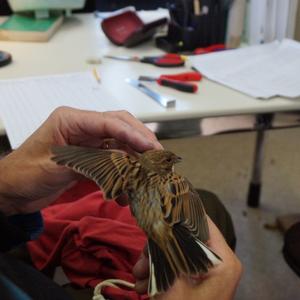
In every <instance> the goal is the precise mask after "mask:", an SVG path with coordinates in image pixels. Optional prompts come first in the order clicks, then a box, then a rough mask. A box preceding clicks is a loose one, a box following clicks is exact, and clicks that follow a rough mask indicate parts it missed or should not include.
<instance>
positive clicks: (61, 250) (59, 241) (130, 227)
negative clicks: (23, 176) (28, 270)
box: [28, 181, 146, 300]
mask: <svg viewBox="0 0 300 300" xmlns="http://www.w3.org/2000/svg"><path fill="white" fill-rule="evenodd" d="M42 215H43V218H44V227H45V228H44V233H43V234H42V235H41V236H40V238H39V239H38V240H36V241H32V242H29V243H28V249H29V252H30V255H31V258H32V260H33V262H34V264H35V266H36V267H37V268H38V269H39V270H44V271H47V270H51V269H53V268H54V267H56V266H59V265H60V266H61V267H62V268H63V270H64V272H65V274H66V275H67V277H68V278H69V280H70V281H71V282H72V283H75V284H76V285H78V286H80V287H87V286H89V287H95V286H96V285H97V284H98V283H99V282H100V281H102V280H105V279H123V280H127V281H130V282H134V278H133V276H132V267H133V266H134V264H135V263H136V261H137V259H138V257H139V255H140V253H141V251H142V248H143V247H144V245H145V242H146V238H145V235H144V233H143V232H142V230H141V229H140V228H139V227H137V225H136V222H135V219H134V218H133V217H132V216H131V213H130V210H129V208H128V207H121V206H119V205H118V204H117V203H116V202H115V201H105V200H103V194H102V193H101V192H100V191H99V190H98V188H97V187H96V186H95V185H94V184H92V183H90V182H86V181H85V182H84V183H80V184H79V185H77V186H75V187H73V188H72V189H70V190H69V191H68V192H66V193H64V194H63V195H62V196H61V197H60V198H59V199H58V200H57V201H56V202H55V203H54V204H53V205H52V206H50V207H48V208H46V209H44V210H43V211H42ZM104 294H105V295H106V296H107V297H109V299H113V300H125V299H131V300H136V299H140V298H139V296H138V295H137V294H136V293H135V292H133V291H124V290H118V289H114V288H105V293H104Z"/></svg>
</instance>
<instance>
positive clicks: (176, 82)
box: [138, 72, 202, 93]
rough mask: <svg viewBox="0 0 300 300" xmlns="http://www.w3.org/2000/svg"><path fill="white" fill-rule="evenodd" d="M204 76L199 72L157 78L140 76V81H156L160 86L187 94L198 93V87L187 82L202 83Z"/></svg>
mask: <svg viewBox="0 0 300 300" xmlns="http://www.w3.org/2000/svg"><path fill="white" fill-rule="evenodd" d="M201 79H202V75H201V74H200V73H198V72H186V73H179V74H171V75H161V76H159V77H158V78H157V77H151V76H140V77H139V78H138V80H141V81H156V82H157V83H158V84H159V85H162V86H167V87H171V88H173V89H176V90H178V91H182V92H186V93H196V92H197V90H198V86H197V85H196V84H194V83H187V81H200V80H201Z"/></svg>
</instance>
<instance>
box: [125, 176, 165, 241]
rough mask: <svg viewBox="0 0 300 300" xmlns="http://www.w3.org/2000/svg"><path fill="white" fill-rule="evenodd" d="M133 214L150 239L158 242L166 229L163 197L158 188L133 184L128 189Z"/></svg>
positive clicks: (147, 183)
mask: <svg viewBox="0 0 300 300" xmlns="http://www.w3.org/2000/svg"><path fill="white" fill-rule="evenodd" d="M128 198H129V199H130V200H129V202H130V208H131V212H132V214H133V215H134V217H135V218H136V220H137V223H138V225H139V226H140V227H141V228H142V229H143V230H144V231H145V232H146V234H147V235H148V236H149V237H152V238H153V239H154V240H156V238H155V237H156V236H157V235H158V234H159V235H161V234H162V232H163V231H164V227H166V223H165V221H164V218H163V214H162V209H161V200H160V199H161V195H160V192H159V189H158V188H157V186H155V185H154V186H153V185H151V184H149V181H148V182H145V183H144V184H141V185H138V187H137V185H135V184H133V185H132V186H131V187H129V189H128Z"/></svg>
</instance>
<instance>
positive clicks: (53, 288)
mask: <svg viewBox="0 0 300 300" xmlns="http://www.w3.org/2000/svg"><path fill="white" fill-rule="evenodd" d="M0 275H2V276H4V277H5V278H7V279H8V280H10V281H11V282H12V283H13V284H15V285H16V286H17V287H19V288H20V289H21V290H22V291H24V292H25V293H26V294H27V295H28V296H29V297H31V298H32V299H34V300H70V299H71V298H70V297H69V296H68V295H67V294H66V293H65V292H64V290H63V289H62V288H61V287H59V286H58V285H57V284H55V283H54V282H53V281H51V280H50V279H49V278H47V277H46V276H45V275H44V274H42V273H40V272H38V271H37V270H35V269H33V268H32V267H31V266H29V265H26V264H24V263H23V262H21V261H18V260H17V259H15V258H13V257H11V256H10V255H6V254H0ZM2 289H3V286H2ZM4 292H5V290H1V286H0V295H2V294H4ZM1 299H2V298H1ZM16 299H18V298H16Z"/></svg>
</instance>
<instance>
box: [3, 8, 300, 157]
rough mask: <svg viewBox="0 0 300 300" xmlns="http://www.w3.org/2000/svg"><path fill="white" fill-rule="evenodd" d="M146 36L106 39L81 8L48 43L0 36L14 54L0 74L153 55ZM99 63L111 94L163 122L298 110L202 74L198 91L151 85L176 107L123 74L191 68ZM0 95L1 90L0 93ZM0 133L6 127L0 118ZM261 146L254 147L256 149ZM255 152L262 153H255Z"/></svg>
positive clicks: (147, 118)
mask: <svg viewBox="0 0 300 300" xmlns="http://www.w3.org/2000/svg"><path fill="white" fill-rule="evenodd" d="M159 14H162V15H164V14H165V13H164V12H162V11H161V12H160V13H159V12H142V14H141V15H142V17H143V18H144V19H145V20H149V21H150V20H152V19H155V18H157V17H158V15H159ZM153 46H154V42H153V41H150V42H147V43H145V44H143V45H141V46H138V47H135V48H132V49H127V48H123V47H117V46H114V45H112V44H111V43H110V41H108V40H107V38H106V37H105V36H104V34H103V33H102V31H101V29H100V20H99V19H96V18H95V17H94V15H93V14H79V15H75V16H73V17H72V18H69V19H66V20H65V22H64V24H63V26H62V27H61V28H60V29H59V31H58V32H57V33H56V34H55V35H54V36H53V37H52V39H51V40H50V41H49V42H48V43H24V42H2V41H1V42H0V49H1V50H4V51H8V52H10V53H11V54H12V56H13V63H12V64H11V65H9V66H6V67H3V68H0V79H8V78H19V77H27V76H39V75H49V74H59V73H67V72H77V71H83V70H91V69H92V67H93V66H91V65H90V64H88V63H87V60H88V59H89V58H91V57H102V56H103V55H105V54H110V55H156V54H160V53H162V51H160V50H159V49H157V48H154V47H153ZM101 59H102V63H101V64H100V65H99V70H100V75H101V80H102V84H104V85H106V86H107V87H108V88H109V90H110V92H111V93H112V95H113V96H114V97H116V98H117V99H120V100H122V101H123V103H124V109H127V110H129V111H130V112H131V113H133V114H134V115H135V116H136V117H137V118H139V119H140V120H142V121H143V122H166V121H183V120H191V119H202V118H207V117H220V116H232V115H241V114H255V115H256V114H264V113H274V112H286V111H297V110H300V102H299V101H293V100H288V99H283V98H275V99H272V100H268V101H262V100H257V99H254V98H252V97H249V96H246V95H244V94H242V93H239V92H237V91H234V90H232V89H230V88H227V87H225V86H222V85H220V84H217V83H215V82H212V81H210V80H207V79H204V80H202V81H201V82H200V84H199V91H198V93H197V94H186V93H181V92H178V91H175V90H172V89H168V88H165V87H160V86H158V85H153V86H152V87H153V88H154V89H155V90H157V91H159V92H160V93H164V94H168V95H170V96H173V97H174V98H176V99H177V103H176V108H174V109H165V108H163V107H161V106H159V105H158V104H157V103H156V102H154V101H153V100H151V99H150V98H148V97H147V96H145V95H144V94H142V93H141V92H139V91H137V90H136V89H134V88H133V87H132V86H130V85H129V84H128V83H126V82H125V79H126V78H137V77H138V76H139V75H154V76H159V75H160V74H166V73H177V72H181V71H188V70H190V67H191V66H190V65H189V63H188V62H187V64H186V67H181V68H172V69H165V68H158V67H155V66H152V65H147V64H142V63H136V62H121V61H116V60H111V59H105V58H101ZM0 97H1V95H0ZM0 109H1V108H0ZM0 133H2V134H3V133H5V129H4V126H3V124H2V123H1V120H0ZM260 150H261V149H258V152H259V151H260ZM257 155H258V156H259V155H260V153H257Z"/></svg>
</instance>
